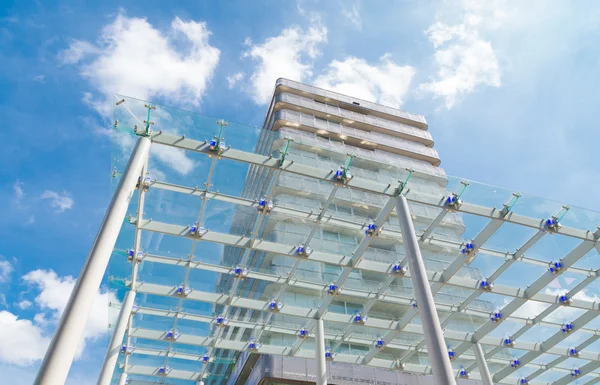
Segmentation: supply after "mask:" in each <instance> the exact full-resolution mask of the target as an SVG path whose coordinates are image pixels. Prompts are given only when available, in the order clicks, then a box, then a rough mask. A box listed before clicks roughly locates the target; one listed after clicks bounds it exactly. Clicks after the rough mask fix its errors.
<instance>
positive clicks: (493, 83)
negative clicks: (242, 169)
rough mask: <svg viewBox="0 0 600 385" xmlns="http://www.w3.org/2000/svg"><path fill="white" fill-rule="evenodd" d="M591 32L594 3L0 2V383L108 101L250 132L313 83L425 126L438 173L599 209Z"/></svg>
mask: <svg viewBox="0 0 600 385" xmlns="http://www.w3.org/2000/svg"><path fill="white" fill-rule="evenodd" d="M599 22H600V5H598V4H597V2H596V1H593V0H589V1H579V2H577V3H576V4H574V3H572V2H568V1H556V2H553V3H552V6H548V4H547V3H546V2H543V1H537V0H534V1H529V2H521V1H517V0H512V1H511V0H494V1H486V2H477V1H474V0H452V1H450V0H449V1H434V0H429V1H423V2H418V3H417V2H412V1H396V2H389V1H375V2H366V1H358V0H357V1H344V2H342V1H330V2H318V1H308V0H307V1H284V2H282V3H281V4H280V3H277V2H274V1H261V0H258V1H252V2H249V1H231V2H171V3H169V4H168V7H166V6H165V3H164V2H159V1H144V2H129V3H128V5H127V6H126V7H124V8H123V7H121V6H120V5H119V4H118V3H116V2H112V1H103V2H95V3H94V4H91V3H89V2H83V1H75V2H70V3H66V2H65V3H63V2H58V1H47V2H27V1H19V2H17V1H4V2H3V7H2V11H0V114H1V115H2V116H4V123H5V124H4V127H3V128H2V129H0V143H2V145H1V147H0V148H1V149H2V151H0V163H1V164H2V165H3V167H2V169H1V170H0V210H1V211H2V216H0V293H2V297H1V298H0V300H1V301H0V325H3V326H2V327H3V328H5V329H4V330H10V331H11V333H2V336H1V337H0V367H1V368H2V370H3V373H5V375H6V373H9V374H8V375H11V374H12V375H13V377H14V378H22V379H23V383H24V384H25V383H30V382H31V378H32V376H33V374H32V373H34V372H35V368H37V366H38V365H39V359H40V358H41V356H42V354H43V350H44V348H45V345H44V344H45V343H47V339H48V337H49V336H50V335H51V333H52V330H53V328H54V326H55V323H56V319H57V317H58V314H59V313H60V311H61V309H62V308H63V307H64V300H61V298H64V297H65V294H64V293H67V294H68V292H69V290H70V288H71V287H72V285H73V277H76V276H77V274H78V272H79V270H80V268H81V266H82V263H83V260H84V258H85V256H86V254H87V250H88V249H89V246H90V244H91V242H92V241H93V237H94V235H95V232H96V230H97V227H98V224H99V222H100V220H101V218H102V214H103V210H104V208H105V207H106V205H107V203H108V201H109V199H110V191H111V187H110V178H109V175H110V171H111V152H112V151H113V145H112V144H111V140H110V136H109V135H108V134H107V130H106V127H107V122H108V121H109V117H110V112H109V111H108V110H107V105H108V104H107V103H108V102H107V100H110V97H111V96H110V94H111V93H112V92H116V93H121V94H124V95H130V96H132V97H138V98H141V99H151V100H153V101H155V102H158V103H164V104H167V105H173V106H179V107H184V108H186V109H191V110H194V111H198V112H200V113H202V114H206V115H209V116H218V117H224V118H226V119H229V120H231V121H237V122H243V123H247V124H252V125H260V124H261V123H262V118H263V117H264V114H265V111H266V107H265V104H266V102H267V98H268V96H269V95H270V93H271V91H272V87H273V84H274V81H275V79H277V78H278V77H288V78H291V79H294V80H299V81H303V82H308V83H314V84H316V85H320V86H324V87H328V88H333V89H335V90H339V91H341V92H345V93H349V94H352V95H353V96H356V97H362V98H365V99H371V100H374V101H378V102H382V103H385V104H388V105H391V106H395V107H400V108H402V109H404V110H407V111H409V112H415V113H420V114H424V115H425V116H426V118H427V120H428V123H429V126H430V131H431V133H432V135H433V137H434V139H435V140H436V145H435V148H436V149H437V150H438V152H439V153H440V156H441V159H442V167H444V168H445V169H446V171H447V172H448V174H450V175H457V176H460V177H464V178H468V179H472V180H477V181H480V182H484V183H489V184H493V185H499V186H503V187H505V188H507V189H509V190H514V191H520V192H523V193H529V194H532V195H537V196H543V197H547V198H550V199H553V200H558V201H563V202H568V203H571V204H573V205H578V206H583V207H588V208H592V209H595V210H600V204H599V203H598V201H597V196H598V194H597V193H596V190H597V188H598V178H599V176H600V175H599V174H600V173H599V171H598V167H597V147H598V145H597V142H598V140H597V138H598V135H599V132H600V129H599V127H598V123H597V119H596V116H597V111H599V110H600V97H599V96H600V95H599V92H598V87H597V85H598V84H600V71H599V70H600V47H599V46H598V44H597V42H598V40H599V38H600V36H599V35H600V30H598V28H597V26H598V25H599ZM161 159H162V161H163V166H164V167H167V168H168V167H173V168H178V167H179V168H180V169H179V170H175V171H177V172H179V173H182V172H184V171H185V170H183V171H182V170H181V167H184V168H185V167H191V166H190V163H186V160H185V159H184V158H181V155H177V154H164V156H163V157H162V158H161ZM186 165H187V166H186ZM598 225H600V223H598ZM103 295H104V297H102V299H104V300H106V299H110V296H111V294H107V293H104V294H103ZM97 311H98V312H102V311H103V309H102V307H101V306H100V305H99V306H98V309H97ZM104 326H105V324H104V323H103V322H98V323H97V324H95V325H92V327H91V328H90V330H91V331H90V335H89V336H87V337H88V338H87V340H86V342H87V343H86V346H87V347H86V349H85V351H84V353H83V354H82V356H81V357H80V359H79V360H78V361H77V362H76V363H75V365H74V368H73V370H72V375H71V381H73V383H76V381H77V380H78V379H81V378H82V377H83V376H84V373H86V374H87V373H90V371H91V372H94V371H96V370H97V368H96V366H97V364H96V363H97V360H98V359H99V357H101V355H102V352H101V351H100V350H99V349H98V346H99V345H101V342H102V341H104V338H105V337H104V334H103V333H104V329H105V328H104ZM36 333H37V334H36ZM27 334H28V335H32V336H34V337H35V338H31V339H30V340H28V342H27V343H21V345H19V346H21V347H19V348H18V349H17V350H15V347H14V346H15V345H14V342H15V341H17V340H18V341H20V342H22V341H23V339H22V336H24V335H27ZM11 338H12V339H11ZM88 381H89V380H88ZM82 383H87V382H82ZM89 383H92V382H89Z"/></svg>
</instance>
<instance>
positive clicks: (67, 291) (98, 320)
mask: <svg viewBox="0 0 600 385" xmlns="http://www.w3.org/2000/svg"><path fill="white" fill-rule="evenodd" d="M23 280H24V281H25V282H26V283H28V284H30V285H33V286H34V287H35V288H37V289H38V290H39V295H38V296H37V297H36V298H35V303H36V305H38V306H39V308H40V310H41V311H42V313H37V314H36V316H35V317H34V319H35V320H36V322H37V323H38V324H39V325H38V326H39V327H43V326H44V325H45V324H47V323H51V324H54V323H56V322H57V321H58V320H59V318H60V316H61V315H62V312H63V310H64V309H65V306H66V305H67V301H68V299H69V296H70V295H71V291H73V287H74V286H75V279H74V278H73V277H71V276H66V277H59V276H58V275H57V274H56V273H55V272H54V271H52V270H34V271H31V272H29V273H27V274H26V275H24V276H23ZM110 302H112V303H118V301H117V298H116V296H115V294H114V293H113V292H107V291H101V292H100V293H98V295H97V297H96V299H95V300H94V304H93V306H92V311H91V312H90V316H89V318H88V322H87V324H86V328H85V332H84V334H83V339H82V341H81V342H80V344H79V348H78V352H77V356H76V357H77V358H79V357H81V355H82V353H83V351H84V349H85V346H86V343H88V342H89V341H92V340H96V339H97V338H99V337H101V336H103V335H105V334H106V332H107V330H108V324H109V323H112V322H114V321H115V319H116V315H117V311H115V310H114V308H112V307H109V306H108V304H109V303H110Z"/></svg>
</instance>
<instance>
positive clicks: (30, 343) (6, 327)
mask: <svg viewBox="0 0 600 385" xmlns="http://www.w3.org/2000/svg"><path fill="white" fill-rule="evenodd" d="M0 330H2V333H0V362H2V363H9V364H14V365H20V366H27V365H31V364H33V363H34V362H35V361H37V360H41V359H42V358H43V357H44V353H45V351H46V348H47V347H48V344H49V343H50V338H49V337H46V336H44V335H43V331H42V329H41V328H40V327H39V326H37V325H35V324H34V323H33V322H31V321H30V320H27V319H20V318H19V317H18V316H16V315H15V314H12V313H10V312H8V311H6V310H3V311H0Z"/></svg>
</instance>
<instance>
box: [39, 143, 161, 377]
mask: <svg viewBox="0 0 600 385" xmlns="http://www.w3.org/2000/svg"><path fill="white" fill-rule="evenodd" d="M150 143H151V142H150V139H148V138H145V137H140V138H139V139H138V141H137V144H136V145H135V148H134V149H133V153H132V154H131V158H129V163H128V164H127V167H126V168H125V171H124V172H123V176H122V178H121V181H120V182H119V185H118V186H117V189H116V191H115V193H114V195H113V198H112V200H111V202H110V205H109V206H108V210H107V211H106V215H105V216H104V219H103V220H102V224H101V225H100V230H99V231H98V234H97V235H96V239H95V240H94V244H93V245H92V248H91V250H90V253H89V254H88V257H87V259H86V261H85V264H84V266H83V269H82V270H81V273H80V274H79V278H78V279H77V283H76V284H75V287H74V288H73V292H72V293H71V296H70V298H69V302H68V303H67V306H66V307H65V310H64V312H63V315H62V317H61V319H60V322H59V323H58V327H57V328H56V332H55V333H54V336H53V337H52V342H50V346H49V347H48V350H47V351H46V356H45V357H44V361H43V362H42V365H41V367H40V370H39V371H38V374H37V377H36V379H35V382H34V384H35V385H61V384H64V383H65V381H66V379H67V376H68V374H69V369H70V368H71V364H72V363H73V358H74V357H75V352H76V351H77V347H78V345H79V343H80V342H81V337H82V335H83V331H84V329H85V324H86V321H87V319H88V317H89V315H90V311H91V309H92V305H93V303H94V300H95V298H96V295H97V294H98V289H99V288H100V283H101V282H102V277H103V276H104V272H105V271H106V266H107V265H108V261H109V259H110V255H111V253H112V250H113V248H114V247H115V242H116V241H117V237H118V235H119V231H120V230H121V225H122V224H123V219H124V218H125V214H126V213H127V207H128V206H129V201H130V200H131V197H132V195H133V190H134V189H135V186H136V182H137V180H138V177H139V175H140V172H141V170H142V167H143V166H144V162H145V161H146V159H147V157H148V152H149V150H150Z"/></svg>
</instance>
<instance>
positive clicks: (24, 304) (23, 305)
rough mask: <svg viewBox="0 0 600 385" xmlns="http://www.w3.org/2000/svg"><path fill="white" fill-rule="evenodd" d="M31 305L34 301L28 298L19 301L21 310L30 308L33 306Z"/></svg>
mask: <svg viewBox="0 0 600 385" xmlns="http://www.w3.org/2000/svg"><path fill="white" fill-rule="evenodd" d="M31 305H33V303H32V302H31V301H28V300H26V299H24V300H22V301H21V302H19V303H17V306H18V307H19V309H21V310H25V309H29V308H30V307H31Z"/></svg>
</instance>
